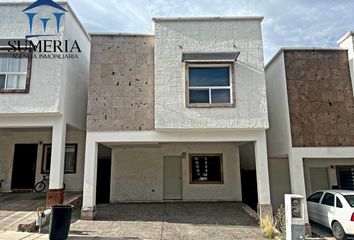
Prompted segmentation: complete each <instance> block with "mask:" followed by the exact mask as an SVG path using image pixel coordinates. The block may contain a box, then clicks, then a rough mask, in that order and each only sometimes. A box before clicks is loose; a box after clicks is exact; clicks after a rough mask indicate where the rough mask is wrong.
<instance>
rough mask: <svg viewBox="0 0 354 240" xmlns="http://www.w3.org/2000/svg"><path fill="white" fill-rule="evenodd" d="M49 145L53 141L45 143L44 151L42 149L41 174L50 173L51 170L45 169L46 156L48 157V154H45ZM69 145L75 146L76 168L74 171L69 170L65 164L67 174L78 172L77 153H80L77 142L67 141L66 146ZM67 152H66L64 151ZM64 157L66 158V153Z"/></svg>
mask: <svg viewBox="0 0 354 240" xmlns="http://www.w3.org/2000/svg"><path fill="white" fill-rule="evenodd" d="M48 146H50V147H51V146H52V144H51V143H46V144H43V151H42V165H41V174H49V173H50V170H49V171H47V170H45V169H44V162H45V160H46V159H45V158H46V155H45V149H46V147H48ZM67 146H75V167H74V170H73V171H67V170H65V166H64V173H65V174H76V169H77V155H78V144H77V143H67V144H65V148H66V147H67ZM64 154H65V153H64ZM64 158H65V155H64ZM64 164H65V159H64Z"/></svg>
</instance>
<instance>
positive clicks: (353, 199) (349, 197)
mask: <svg viewBox="0 0 354 240" xmlns="http://www.w3.org/2000/svg"><path fill="white" fill-rule="evenodd" d="M344 198H345V199H346V200H347V201H348V203H349V205H350V206H351V207H354V195H345V196H344Z"/></svg>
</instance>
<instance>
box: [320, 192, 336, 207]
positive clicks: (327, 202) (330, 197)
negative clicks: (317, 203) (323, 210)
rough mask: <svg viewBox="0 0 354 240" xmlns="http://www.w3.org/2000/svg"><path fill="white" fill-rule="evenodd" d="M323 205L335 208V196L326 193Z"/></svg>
mask: <svg viewBox="0 0 354 240" xmlns="http://www.w3.org/2000/svg"><path fill="white" fill-rule="evenodd" d="M321 203H322V204H324V205H328V206H332V207H334V195H333V194H331V193H326V194H325V195H324V197H323V199H322V202H321Z"/></svg>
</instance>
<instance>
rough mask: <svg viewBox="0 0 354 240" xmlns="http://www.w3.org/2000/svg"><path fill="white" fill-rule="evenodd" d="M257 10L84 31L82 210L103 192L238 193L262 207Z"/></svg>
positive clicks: (263, 107)
mask: <svg viewBox="0 0 354 240" xmlns="http://www.w3.org/2000/svg"><path fill="white" fill-rule="evenodd" d="M261 21H262V18H261V17H235V18H233V17H232V18H223V17H216V18H157V19H154V31H155V32H154V33H153V34H124V33H121V34H119V33H117V34H114V33H107V34H104V33H101V34H91V39H92V49H91V52H92V55H91V75H90V83H89V97H88V113H87V138H86V154H85V177H84V193H83V209H82V218H83V219H93V218H94V217H95V212H96V208H95V207H96V204H97V203H98V202H99V203H104V202H110V203H115V202H133V201H134V202H136V201H138V202H162V201H170V200H180V201H240V202H241V201H243V202H245V203H247V204H249V205H251V206H252V207H253V208H255V209H257V205H258V210H259V213H260V214H261V216H263V215H267V214H271V211H272V207H271V202H270V192H269V179H268V158H267V148H266V135H265V130H266V129H267V128H268V111H267V101H266V86H265V75H264V65H263V43H262V33H261Z"/></svg>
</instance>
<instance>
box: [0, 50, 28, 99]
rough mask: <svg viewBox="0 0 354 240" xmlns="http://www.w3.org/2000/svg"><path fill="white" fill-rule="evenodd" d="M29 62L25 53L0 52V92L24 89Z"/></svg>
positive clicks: (26, 85) (26, 84) (26, 86)
mask: <svg viewBox="0 0 354 240" xmlns="http://www.w3.org/2000/svg"><path fill="white" fill-rule="evenodd" d="M29 64H30V63H29V56H28V55H26V54H19V53H8V52H0V92H7V91H8V92H11V91H18V92H21V91H22V92H24V91H26V89H28V81H29V69H30V68H29Z"/></svg>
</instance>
